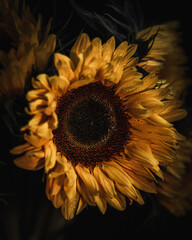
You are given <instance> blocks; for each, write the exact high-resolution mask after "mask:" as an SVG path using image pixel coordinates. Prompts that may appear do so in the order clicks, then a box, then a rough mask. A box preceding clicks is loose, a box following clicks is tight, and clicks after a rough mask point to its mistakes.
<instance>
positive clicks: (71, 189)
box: [62, 165, 79, 220]
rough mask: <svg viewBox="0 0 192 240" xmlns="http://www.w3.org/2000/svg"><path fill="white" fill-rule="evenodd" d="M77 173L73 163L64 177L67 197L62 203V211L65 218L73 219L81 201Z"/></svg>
mask: <svg viewBox="0 0 192 240" xmlns="http://www.w3.org/2000/svg"><path fill="white" fill-rule="evenodd" d="M76 183H77V175H76V172H75V170H74V168H73V166H72V165H70V167H69V169H68V171H67V172H66V176H65V178H64V183H63V187H64V192H65V195H66V199H65V200H64V205H62V213H63V215H64V217H65V219H68V220H69V219H72V218H73V217H74V215H75V212H76V209H77V204H78V201H79V193H78V192H77V185H76Z"/></svg>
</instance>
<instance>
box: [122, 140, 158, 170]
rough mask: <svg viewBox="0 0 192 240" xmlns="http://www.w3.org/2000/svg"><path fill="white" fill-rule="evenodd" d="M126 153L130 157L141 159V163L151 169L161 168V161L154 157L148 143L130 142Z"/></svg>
mask: <svg viewBox="0 0 192 240" xmlns="http://www.w3.org/2000/svg"><path fill="white" fill-rule="evenodd" d="M125 153H126V154H127V156H129V158H130V159H134V160H136V161H139V162H140V164H143V165H144V166H146V167H149V168H150V169H154V170H155V171H159V170H160V169H159V162H158V161H157V160H156V159H155V158H154V156H153V154H152V152H151V148H150V147H149V145H148V144H145V143H142V144H138V143H130V144H128V145H127V146H126V149H125Z"/></svg>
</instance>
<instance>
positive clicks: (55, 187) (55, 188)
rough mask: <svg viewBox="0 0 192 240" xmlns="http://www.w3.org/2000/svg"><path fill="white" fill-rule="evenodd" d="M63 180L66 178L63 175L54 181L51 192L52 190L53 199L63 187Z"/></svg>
mask: <svg viewBox="0 0 192 240" xmlns="http://www.w3.org/2000/svg"><path fill="white" fill-rule="evenodd" d="M63 180H64V176H62V175H61V176H59V177H56V178H54V179H53V181H52V185H51V190H50V193H51V197H52V196H54V195H57V194H58V193H59V191H60V190H61V188H62V187H63Z"/></svg>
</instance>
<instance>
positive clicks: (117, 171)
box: [102, 161, 132, 188]
mask: <svg viewBox="0 0 192 240" xmlns="http://www.w3.org/2000/svg"><path fill="white" fill-rule="evenodd" d="M102 169H103V171H104V172H105V173H106V174H107V175H108V176H109V178H110V179H111V180H113V181H114V182H115V184H116V183H118V184H120V185H122V186H127V187H130V188H131V187H132V184H131V182H130V179H129V176H128V175H127V174H126V173H125V171H124V170H123V168H122V167H121V166H120V165H119V164H118V163H116V162H115V161H110V162H105V163H103V164H102Z"/></svg>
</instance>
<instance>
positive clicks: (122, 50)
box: [112, 41, 128, 60]
mask: <svg viewBox="0 0 192 240" xmlns="http://www.w3.org/2000/svg"><path fill="white" fill-rule="evenodd" d="M127 49H128V42H127V41H124V42H122V43H121V44H119V46H118V47H117V48H116V49H115V51H114V52H113V57H112V60H114V59H115V58H117V57H124V56H125V55H126V53H127Z"/></svg>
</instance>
